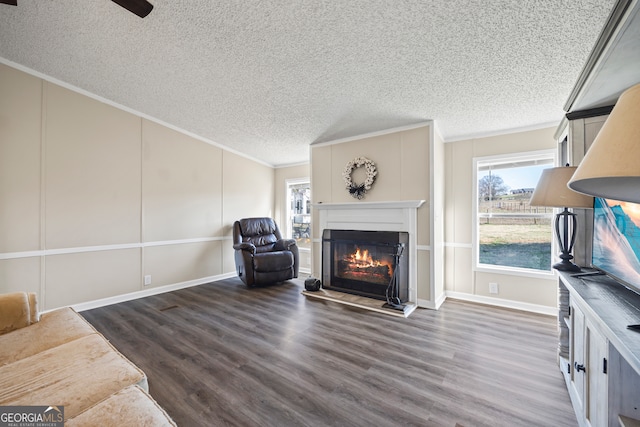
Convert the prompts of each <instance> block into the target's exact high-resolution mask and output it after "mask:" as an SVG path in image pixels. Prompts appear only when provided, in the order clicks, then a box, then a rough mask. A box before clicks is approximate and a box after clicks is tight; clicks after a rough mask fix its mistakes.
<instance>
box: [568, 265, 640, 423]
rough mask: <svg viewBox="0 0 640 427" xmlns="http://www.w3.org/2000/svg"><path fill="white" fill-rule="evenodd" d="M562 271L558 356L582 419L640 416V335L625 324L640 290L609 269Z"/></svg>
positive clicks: (634, 313)
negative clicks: (601, 272) (607, 271)
mask: <svg viewBox="0 0 640 427" xmlns="http://www.w3.org/2000/svg"><path fill="white" fill-rule="evenodd" d="M593 273H596V271H595V270H594V271H593ZM559 276H560V281H559V285H558V286H559V304H558V308H559V316H558V321H559V322H558V324H559V329H560V331H559V332H560V334H559V338H560V339H559V346H558V356H559V358H558V360H559V365H560V370H561V372H562V373H563V376H564V378H565V382H566V384H567V389H568V391H569V396H570V397H571V403H572V404H573V407H574V410H575V412H576V417H577V419H578V423H579V424H580V425H581V426H607V425H609V426H614V425H620V424H619V419H626V420H640V339H639V337H638V334H637V332H638V331H634V330H632V329H628V328H627V326H628V325H630V324H640V295H639V294H637V293H635V292H633V291H632V290H630V289H629V288H627V287H625V286H623V285H622V284H621V283H619V282H617V281H616V280H614V279H612V278H611V277H609V276H607V275H598V274H592V275H582V276H581V275H572V274H570V273H567V272H559ZM585 276H587V277H585ZM639 422H640V421H639ZM625 425H632V424H626V423H625Z"/></svg>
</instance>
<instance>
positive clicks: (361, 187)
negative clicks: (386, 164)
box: [342, 157, 378, 199]
mask: <svg viewBox="0 0 640 427" xmlns="http://www.w3.org/2000/svg"><path fill="white" fill-rule="evenodd" d="M363 166H364V168H365V170H366V171H367V179H366V180H365V181H364V182H363V183H362V184H354V182H353V181H352V180H351V174H352V173H353V171H354V170H355V169H357V168H360V167H363ZM376 175H378V171H377V170H376V164H375V163H373V162H372V161H371V160H369V159H367V158H366V157H356V158H355V159H353V160H351V161H350V162H349V163H347V166H345V168H344V172H342V177H343V178H344V183H345V185H346V187H347V190H349V194H351V196H353V197H355V198H356V199H362V198H363V197H364V195H365V193H366V192H367V191H368V190H371V186H372V185H373V183H374V182H375V180H376Z"/></svg>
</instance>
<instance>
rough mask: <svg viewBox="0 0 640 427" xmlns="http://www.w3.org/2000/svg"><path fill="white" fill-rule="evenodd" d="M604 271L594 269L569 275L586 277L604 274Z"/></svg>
mask: <svg viewBox="0 0 640 427" xmlns="http://www.w3.org/2000/svg"><path fill="white" fill-rule="evenodd" d="M605 274H606V273H605V272H604V271H600V270H595V271H587V272H584V273H574V274H572V275H571V277H586V276H604V275H605Z"/></svg>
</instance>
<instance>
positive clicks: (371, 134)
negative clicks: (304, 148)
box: [310, 120, 434, 147]
mask: <svg viewBox="0 0 640 427" xmlns="http://www.w3.org/2000/svg"><path fill="white" fill-rule="evenodd" d="M433 123H434V122H433V120H427V121H423V122H419V123H414V124H412V125H406V126H399V127H395V128H390V129H384V130H380V131H376V132H369V133H363V134H360V135H354V136H348V137H345V138H339V139H334V140H331V141H323V142H314V143H312V144H311V145H310V146H311V147H323V146H325V145H335V144H342V143H345V142H351V141H357V140H359V139H364V138H372V137H375V136H382V135H388V134H390V133H396V132H403V131H406V130H412V129H418V128H422V127H427V126H432V125H433Z"/></svg>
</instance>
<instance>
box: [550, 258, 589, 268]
mask: <svg viewBox="0 0 640 427" xmlns="http://www.w3.org/2000/svg"><path fill="white" fill-rule="evenodd" d="M553 268H555V269H556V270H559V271H581V270H582V269H581V268H580V267H579V266H577V265H575V264H574V263H572V262H571V261H569V260H568V259H563V260H562V261H561V262H559V263H557V264H554V265H553Z"/></svg>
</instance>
